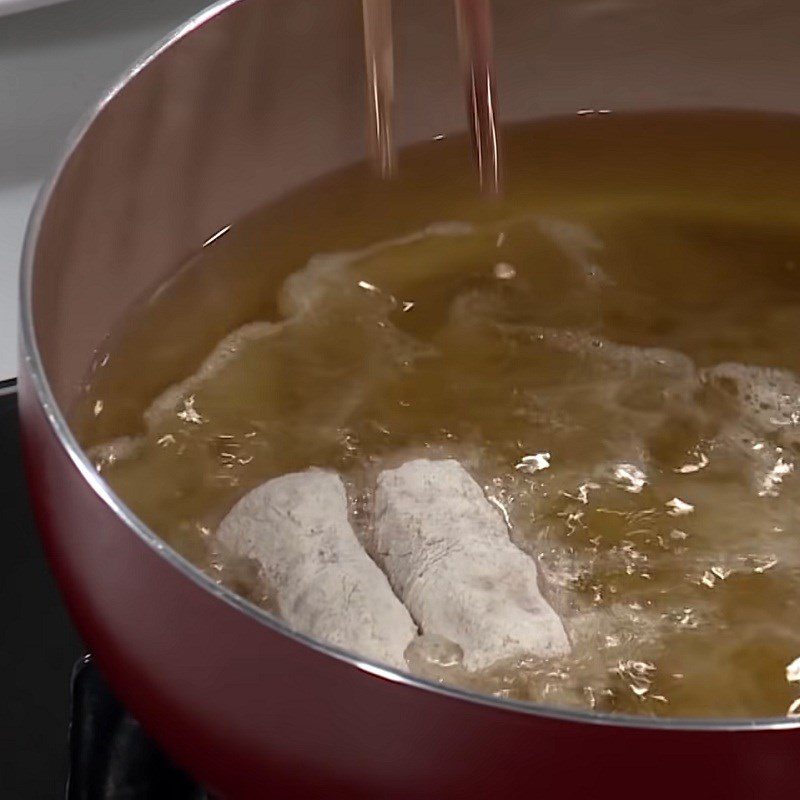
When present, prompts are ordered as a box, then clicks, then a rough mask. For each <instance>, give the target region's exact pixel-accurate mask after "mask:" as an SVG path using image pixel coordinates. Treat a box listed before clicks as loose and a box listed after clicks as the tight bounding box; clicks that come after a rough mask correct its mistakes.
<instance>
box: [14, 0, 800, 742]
mask: <svg viewBox="0 0 800 800" xmlns="http://www.w3.org/2000/svg"><path fill="white" fill-rule="evenodd" d="M239 1H240V0H217V2H216V3H214V4H213V5H211V6H209V7H208V8H206V9H204V10H203V11H201V12H200V13H198V14H196V15H195V16H193V17H191V18H190V19H189V20H187V21H186V22H185V23H184V24H182V25H180V26H179V27H178V28H176V29H175V30H174V31H173V32H172V33H170V34H168V35H167V36H166V37H164V38H163V39H162V40H161V41H160V42H159V43H157V44H156V45H155V46H154V47H153V48H152V49H150V50H149V51H148V52H147V53H145V54H144V55H143V56H142V57H141V58H140V59H139V60H138V61H137V62H136V63H134V64H133V65H132V66H131V67H129V68H128V69H127V70H126V71H125V72H124V73H123V74H122V75H121V76H120V77H119V78H118V79H117V81H116V82H115V83H114V84H113V85H112V86H111V88H110V89H109V90H108V91H107V92H106V94H105V96H103V97H102V98H101V99H100V100H99V101H98V102H97V103H96V104H95V106H94V107H93V108H91V109H89V111H88V112H87V113H86V114H85V115H84V117H83V119H82V120H81V121H80V122H79V123H78V125H77V126H76V127H75V128H74V129H73V131H72V132H71V134H70V136H69V138H68V140H67V144H66V147H65V149H64V151H63V152H62V155H61V157H60V158H59V159H58V161H57V165H56V167H55V168H54V169H53V171H52V173H51V174H50V176H49V177H48V179H47V180H46V181H45V182H44V183H43V185H42V187H41V189H40V190H39V193H38V195H37V198H36V202H35V204H34V207H33V211H32V213H31V216H30V219H29V221H28V225H27V229H26V232H25V241H24V244H23V249H22V264H21V272H20V323H19V324H20V342H21V350H22V359H23V361H24V365H25V367H26V368H27V371H28V374H29V376H30V379H31V383H32V385H33V387H34V390H35V392H36V395H37V397H38V400H39V403H40V404H41V407H42V409H43V410H44V412H45V415H46V417H47V420H48V422H49V424H50V426H51V427H52V429H53V431H54V433H55V434H56V436H57V437H58V440H59V442H60V443H61V445H62V446H63V447H64V449H65V450H66V452H67V454H68V456H69V458H70V460H71V461H72V462H73V463H74V465H75V466H76V467H77V469H78V471H79V472H80V474H81V475H82V476H83V477H84V479H85V480H86V481H87V483H88V484H89V485H90V486H91V488H92V489H93V490H94V492H95V493H96V494H97V495H98V497H99V498H100V499H101V500H102V501H103V502H104V503H105V504H106V505H107V506H108V507H109V508H110V509H111V511H113V512H114V513H115V514H116V515H117V517H119V519H120V520H121V521H122V522H124V523H125V525H126V526H127V527H129V528H130V529H132V531H133V532H134V533H135V534H136V535H137V536H138V537H139V538H140V539H141V540H142V541H143V542H144V543H145V544H146V545H147V546H148V547H150V548H151V549H153V550H154V551H156V553H158V555H159V556H161V557H162V558H164V559H165V560H166V561H167V562H168V563H169V564H170V566H172V567H174V568H175V569H176V570H178V571H179V572H181V573H182V574H183V575H184V576H186V577H187V578H189V579H190V580H192V581H194V583H196V584H197V585H199V586H200V587H202V588H203V589H204V590H206V591H208V592H210V593H211V594H213V595H215V596H216V597H217V598H218V599H219V600H222V601H223V602H225V603H227V604H229V605H231V606H233V607H234V608H236V609H237V610H238V611H240V612H241V613H244V614H247V615H248V616H249V617H251V618H252V619H254V620H256V621H257V622H258V623H259V624H261V625H265V626H267V627H269V628H271V629H273V630H274V631H277V632H279V633H281V634H283V635H285V636H288V637H290V638H291V639H293V640H295V641H297V642H300V643H302V644H304V645H306V646H308V647H310V648H312V649H313V650H316V651H318V652H321V653H324V654H326V655H328V656H331V657H333V658H336V659H338V660H339V661H343V662H345V663H347V664H349V665H351V666H352V667H354V668H356V669H359V670H362V671H363V672H366V673H369V674H371V675H375V676H377V677H380V678H384V679H385V680H388V681H391V682H393V683H397V684H402V685H406V686H410V687H415V688H417V689H421V690H423V691H429V692H435V693H437V694H440V695H444V696H446V697H449V698H452V699H457V700H461V701H465V702H469V703H475V704H479V705H484V706H489V707H491V708H494V709H496V710H500V711H507V712H514V713H520V714H527V715H534V716H539V717H546V718H550V719H554V720H559V721H562V722H574V723H584V724H592V725H606V726H612V727H624V728H637V729H644V730H648V729H651V730H661V731H667V730H673V731H676V732H678V731H706V732H712V731H718V732H722V731H726V732H733V731H753V730H765V731H766V730H788V729H796V728H800V719H793V718H788V717H765V718H730V719H728V718H708V719H706V718H699V717H698V718H690V717H686V718H669V719H666V718H652V717H636V716H629V715H622V714H603V713H599V712H590V711H576V710H570V709H560V708H556V707H550V706H544V705H539V704H536V703H529V702H523V701H517V700H503V699H500V698H496V697H492V696H490V695H481V694H477V693H474V692H469V691H465V690H462V689H458V688H455V687H449V686H443V685H440V684H437V683H433V682H431V681H427V680H424V679H421V678H416V677H414V676H412V675H410V674H408V673H405V672H401V671H399V670H396V669H394V668H391V667H385V666H382V665H380V664H377V663H374V662H371V661H369V660H365V659H363V658H360V657H358V656H357V655H355V654H353V653H350V652H347V651H344V650H341V649H339V648H336V647H332V646H330V645H327V644H324V643H322V642H319V641H317V640H315V639H312V638H310V637H308V636H306V635H304V634H302V633H298V632H296V631H293V630H291V629H289V628H288V627H286V626H285V625H284V624H283V623H282V622H281V621H280V620H278V619H276V618H274V617H271V616H269V615H268V614H266V613H265V612H263V611H261V610H260V609H258V608H257V607H256V606H254V605H252V604H251V603H249V602H248V601H247V600H244V599H243V598H241V597H239V596H238V595H236V594H234V593H233V592H232V591H231V590H229V589H227V588H225V587H222V586H219V585H217V584H215V583H214V582H213V581H212V580H211V579H210V578H209V577H208V576H206V575H205V574H204V573H203V572H201V571H200V570H199V569H198V568H197V567H195V566H194V565H193V564H191V563H190V562H189V561H187V560H186V559H185V558H184V557H183V556H181V555H179V554H178V553H177V552H176V551H175V550H173V549H172V548H171V547H169V546H168V545H167V544H166V543H165V542H164V541H162V540H161V539H160V538H159V537H158V536H157V535H156V534H155V533H154V532H153V531H152V530H151V529H150V528H149V527H148V526H147V525H145V524H144V522H142V521H141V520H140V519H139V518H138V517H137V516H136V515H135V514H134V513H133V511H132V510H131V509H130V508H128V506H127V505H126V504H125V503H124V502H123V501H122V500H121V499H120V498H119V497H118V496H117V495H116V494H115V493H114V492H113V491H112V489H111V487H110V486H109V485H108V484H107V483H106V482H105V481H104V480H103V479H102V477H101V476H100V474H99V473H98V472H97V471H96V470H95V468H94V466H93V465H92V463H91V462H90V460H89V458H88V457H87V456H86V454H85V453H84V452H83V450H82V449H81V447H80V445H79V444H78V442H77V440H76V439H75V437H74V435H73V434H72V431H71V430H70V428H69V426H68V424H67V421H66V418H65V417H64V414H63V413H62V411H61V409H60V408H59V407H58V404H57V403H56V400H55V397H54V395H53V392H52V389H51V387H50V383H49V381H48V379H47V376H46V375H45V371H44V367H43V364H42V359H41V354H40V352H39V348H38V344H37V341H36V334H35V329H34V320H33V307H32V289H33V263H34V255H35V251H36V244H37V241H38V238H39V232H40V229H41V225H42V221H43V218H44V214H45V211H46V209H47V207H48V204H49V201H50V197H51V195H52V194H53V191H54V190H55V187H56V186H57V184H58V181H59V179H60V177H61V174H62V171H63V169H64V167H65V165H66V164H67V162H68V161H69V159H70V158H71V156H72V154H73V153H74V151H75V150H76V149H77V147H78V146H79V145H80V143H81V141H82V140H83V137H84V135H85V134H86V132H87V131H88V129H89V127H90V126H91V124H92V122H93V121H94V119H95V118H96V117H97V116H98V114H99V113H100V112H101V111H102V110H103V109H104V108H105V107H106V105H107V104H108V103H109V102H111V100H113V98H114V97H116V95H117V94H118V93H119V92H120V91H121V90H122V89H123V88H124V87H125V86H126V85H127V84H128V83H129V82H130V81H131V80H132V79H133V78H134V77H135V76H136V75H137V74H138V73H139V72H141V71H142V70H143V69H144V68H145V67H147V65H148V64H149V63H150V62H151V61H153V60H154V59H155V58H156V57H158V55H159V54H160V53H161V52H162V51H164V50H166V49H167V48H169V47H170V46H171V45H172V44H173V43H175V42H176V41H178V40H179V39H181V38H183V37H184V36H186V35H187V34H189V33H191V32H192V31H194V30H196V29H197V28H199V27H201V26H202V25H204V24H206V23H207V22H209V21H210V20H212V19H213V18H214V17H216V16H217V15H218V14H220V13H221V12H223V11H225V10H226V9H227V8H228V7H230V6H233V5H235V4H236V3H238V2H239Z"/></svg>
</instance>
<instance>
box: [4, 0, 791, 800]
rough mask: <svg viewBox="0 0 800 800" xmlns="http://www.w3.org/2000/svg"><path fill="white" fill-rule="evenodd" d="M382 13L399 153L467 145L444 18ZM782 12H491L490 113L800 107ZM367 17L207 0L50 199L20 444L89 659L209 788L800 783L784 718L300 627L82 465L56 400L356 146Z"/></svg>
mask: <svg viewBox="0 0 800 800" xmlns="http://www.w3.org/2000/svg"><path fill="white" fill-rule="evenodd" d="M395 6H396V8H395V40H396V46H397V61H398V66H397V114H396V117H397V138H398V140H399V142H401V143H403V142H411V141H415V140H421V139H425V138H429V137H431V136H433V135H435V134H438V133H440V132H444V133H447V132H450V131H458V130H463V129H464V128H465V127H466V120H465V116H464V110H463V92H462V89H461V86H460V77H461V76H460V72H459V68H458V54H457V47H456V32H455V24H454V14H453V8H452V2H447V0H436V2H425V3H423V2H416V3H412V2H398V3H396V4H395ZM797 22H798V10H797V5H796V2H795V0H774V1H773V0H767V2H765V1H764V0H760V1H757V0H721V1H718V0H713V1H712V2H704V3H697V2H695V0H538V1H537V2H530V1H529V0H519V2H516V1H515V0H497V2H496V3H495V35H496V59H497V66H498V90H499V95H500V110H501V117H502V120H503V121H504V122H507V121H510V120H521V119H530V118H535V117H541V116H547V115H552V114H561V113H575V112H576V111H578V110H585V109H600V108H603V109H611V110H612V111H613V110H621V109H642V108H658V107H673V108H677V107H711V106H716V107H739V108H757V109H768V110H780V111H795V110H797V109H798V107H800V91H798V84H797V74H798V65H799V64H800V51H799V50H798V44H797V35H796V31H797ZM361 25H362V23H361V6H360V3H359V2H357V0H326V2H313V0H239V1H237V2H230V0H225V2H221V3H218V4H217V5H215V6H213V7H211V8H210V9H209V10H207V11H205V12H203V13H202V14H200V15H199V16H198V17H196V18H195V19H193V20H191V21H190V22H189V23H187V24H186V25H185V26H184V27H183V28H182V29H180V30H179V31H177V32H176V33H175V34H174V35H173V36H172V37H170V39H169V40H168V41H167V42H165V43H163V44H162V45H161V46H160V47H158V49H156V50H154V51H153V52H152V53H150V54H149V55H148V56H146V57H145V58H143V59H142V60H141V61H140V62H139V63H138V64H137V65H136V66H135V67H134V68H132V69H131V70H130V71H129V72H128V73H127V74H126V75H125V76H124V77H123V78H122V79H121V80H120V82H119V83H118V84H117V85H116V86H115V87H114V88H113V89H112V90H111V91H110V92H109V94H108V96H107V97H106V98H105V99H104V100H103V101H102V102H101V103H100V104H99V105H98V107H97V108H96V109H95V110H94V111H93V113H92V114H91V116H90V117H89V119H88V120H87V121H86V122H85V124H84V125H83V126H81V127H80V128H79V130H78V131H77V132H76V133H75V134H74V135H73V137H72V139H71V141H70V143H69V147H68V150H67V152H66V154H65V156H64V157H63V159H62V161H61V164H60V166H59V167H58V170H57V171H56V173H55V175H54V177H53V178H52V179H51V180H50V181H49V182H48V183H47V185H46V186H45V188H44V189H43V191H42V193H41V195H40V197H39V201H38V203H37V205H36V209H35V211H34V214H33V217H32V220H31V223H30V228H29V232H28V238H27V244H26V247H25V255H24V262H23V273H22V331H21V362H20V381H19V391H20V403H21V414H22V423H23V431H24V439H25V453H26V458H27V467H28V474H29V478H30V486H31V491H32V495H33V502H34V505H35V509H36V514H37V517H38V520H39V523H40V526H41V531H42V537H43V538H44V541H45V544H46V548H47V554H48V557H49V560H50V563H51V565H52V568H53V570H54V572H55V573H56V575H57V577H58V581H59V583H60V585H61V588H62V590H63V593H64V596H65V597H66V599H67V602H68V604H69V608H70V611H71V613H72V616H73V617H74V619H75V622H76V624H77V625H78V627H79V629H80V631H81V633H82V635H83V636H84V637H85V639H86V642H87V643H88V645H89V646H90V648H91V651H92V652H93V653H94V655H95V656H96V658H97V660H98V662H99V663H100V665H101V667H102V669H103V671H104V672H105V674H106V676H107V677H108V680H109V681H110V682H111V684H112V685H113V687H114V689H115V690H116V692H117V693H118V694H119V696H120V697H121V699H122V700H123V701H124V702H125V703H126V704H127V705H128V707H129V708H130V709H131V711H132V712H133V713H134V714H135V715H136V716H137V717H138V718H139V719H140V720H141V721H142V722H143V724H144V725H145V726H146V728H147V729H148V730H149V731H150V732H151V733H152V734H153V735H154V736H155V737H156V738H157V739H158V740H159V741H160V742H161V743H162V744H163V746H164V747H165V748H166V749H167V751H168V752H169V753H170V754H171V755H172V756H173V757H174V758H175V759H176V760H177V761H178V762H180V763H181V764H182V765H184V766H185V767H186V768H187V769H188V770H189V771H191V772H192V773H193V774H194V775H195V776H197V777H198V779H200V780H201V781H203V782H204V783H205V784H206V785H207V786H209V787H211V788H212V789H213V790H214V791H216V792H218V793H219V794H221V795H222V796H224V797H231V798H233V797H237V798H238V797H262V796H273V797H294V796H301V795H302V796H308V795H309V794H311V795H315V796H329V795H331V794H332V793H333V792H335V791H337V790H340V791H342V792H343V793H345V794H346V795H347V796H350V797H370V798H374V797H476V798H477V797H489V796H498V797H531V796H551V797H578V796H581V797H582V796H587V797H598V796H600V797H604V796H608V797H612V796H614V797H616V796H627V795H629V794H633V793H636V794H642V795H646V796H662V795H666V794H667V793H669V794H670V795H672V796H676V797H677V796H680V795H682V794H686V795H688V796H698V795H699V794H701V793H702V794H710V795H712V796H714V797H760V798H779V797H780V798H782V799H783V798H786V797H791V796H792V795H793V793H794V792H798V793H800V766H798V755H797V752H798V747H800V729H799V728H798V726H799V723H798V722H797V721H791V720H787V719H766V720H750V721H741V722H738V723H729V722H724V723H723V722H721V721H718V722H715V721H713V720H708V721H677V720H676V721H669V722H663V721H658V720H653V719H633V718H619V717H617V718H609V717H601V716H599V715H597V716H593V715H590V714H582V713H573V712H568V711H559V710H556V709H551V708H543V707H539V706H534V705H524V704H517V703H512V702H505V701H501V700H495V699H490V698H485V697H478V696H473V695H470V694H468V693H465V692H462V691H457V690H452V689H447V688H443V687H440V686H434V685H430V684H427V683H425V682H423V681H419V680H416V679H414V678H411V677H409V676H408V675H404V674H399V673H396V672H393V671H391V670H385V669H382V668H379V667H377V666H375V665H373V664H370V663H367V662H364V661H362V660H360V659H359V658H357V657H355V656H352V655H348V654H344V653H341V652H335V651H332V650H331V649H329V648H327V647H325V646H323V645H320V644H318V643H316V642H314V641H310V640H308V639H306V638H304V637H303V636H299V635H296V634H293V633H291V632H289V631H287V630H286V629H285V628H284V627H283V626H282V625H281V624H280V623H279V622H277V621H275V620H273V619H270V618H268V617H267V616H265V615H263V614H261V613H258V612H256V611H255V610H254V609H253V608H252V607H250V606H248V605H247V604H246V603H244V602H243V601H241V600H239V599H238V598H237V597H236V596H234V595H233V594H231V593H230V592H228V591H226V590H224V589H221V588H219V587H218V586H216V585H214V584H213V583H212V582H211V581H209V580H208V579H207V578H206V577H204V576H203V575H202V574H201V573H200V572H199V571H197V570H196V569H195V568H193V567H192V566H191V565H190V564H188V563H187V562H186V561H184V560H183V559H182V558H180V557H179V556H178V555H177V554H176V553H175V552H173V551H172V550H171V549H170V548H169V547H166V546H165V545H164V544H163V543H162V542H161V541H160V540H159V538H158V537H157V536H156V535H155V534H154V533H153V532H152V531H150V530H148V528H147V527H146V526H145V525H143V524H142V522H140V521H139V520H138V519H137V518H136V517H135V516H134V515H133V513H132V512H131V511H130V510H129V509H128V508H126V506H125V505H124V503H123V502H122V501H121V500H120V499H119V498H118V497H116V496H115V495H114V494H113V493H112V492H111V491H110V489H109V488H108V486H107V485H106V484H105V483H104V482H103V480H102V478H101V477H100V476H99V475H98V474H97V473H96V472H95V470H94V469H93V468H92V465H91V464H90V462H89V461H88V460H87V458H86V456H85V455H84V454H83V453H82V452H81V449H80V448H79V446H78V444H77V443H76V440H75V438H74V437H73V434H72V433H71V431H70V427H69V424H68V422H67V420H68V418H69V411H70V408H71V407H72V405H73V403H74V401H75V398H76V397H77V396H78V393H79V391H80V389H81V384H82V381H83V379H84V377H85V375H86V374H87V369H88V367H89V365H90V363H91V361H92V355H93V352H94V351H95V349H96V348H97V347H98V345H99V344H100V343H101V342H102V340H103V338H104V337H105V336H106V335H107V334H108V332H109V331H110V330H111V329H112V328H113V327H114V326H115V325H116V324H117V323H118V321H119V320H120V318H121V317H122V316H123V315H124V314H125V311H126V309H127V308H128V307H129V306H130V305H131V304H132V303H133V302H134V301H135V300H136V299H138V298H140V297H141V296H142V295H143V294H144V293H146V292H147V291H149V290H151V289H152V287H154V286H156V285H158V283H160V282H161V281H163V280H165V279H166V278H167V276H169V275H170V273H171V271H173V270H174V269H175V268H176V267H177V265H179V264H180V263H181V262H182V261H183V260H184V259H185V258H186V257H187V256H188V255H190V254H191V253H193V252H194V251H196V249H197V248H198V247H199V245H200V244H201V243H202V242H204V241H205V240H206V239H208V238H209V236H211V235H212V234H213V233H215V232H216V231H218V230H220V228H222V227H223V226H224V225H226V224H228V223H229V222H231V221H233V220H235V219H236V218H238V217H240V216H242V215H243V214H244V213H246V212H248V211H249V210H251V209H252V208H254V207H255V206H257V205H259V204H262V203H263V202H265V201H268V200H269V199H270V198H272V197H276V196H278V195H281V194H283V193H285V192H286V191H287V190H288V189H290V188H291V187H293V186H296V185H299V184H301V183H303V182H306V181H308V180H310V179H312V178H314V177H315V176H318V175H320V174H322V173H325V172H329V171H331V170H333V169H335V168H337V167H340V166H343V165H345V164H347V163H350V162H352V161H355V160H358V159H360V158H362V157H363V153H364V149H365V148H364V128H365V120H364V58H363V42H362V38H361V36H362V27H361ZM798 147H800V142H799V143H798ZM265 268H268V266H267V267H265Z"/></svg>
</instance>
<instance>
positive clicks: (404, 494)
mask: <svg viewBox="0 0 800 800" xmlns="http://www.w3.org/2000/svg"><path fill="white" fill-rule="evenodd" d="M374 523H375V529H374V541H373V542H372V546H373V547H374V550H375V554H376V557H377V558H379V559H380V561H381V563H382V564H383V566H384V569H385V571H386V573H387V575H388V576H389V580H390V581H391V583H392V586H393V587H394V589H395V591H396V592H397V594H398V595H399V596H400V597H401V598H402V600H403V602H404V603H405V605H406V607H407V608H408V610H409V611H410V612H411V616H412V617H413V618H414V620H415V621H416V622H417V624H418V625H419V626H420V628H421V630H422V632H423V633H425V634H438V635H441V636H444V637H446V638H447V639H450V640H451V641H453V642H455V643H456V644H458V645H459V646H460V647H461V649H462V650H463V652H464V666H465V667H466V668H467V669H469V670H477V669H483V668H485V667H489V666H491V665H492V664H494V663H495V662H497V661H500V660H502V659H506V658H512V657H519V656H540V657H549V656H559V655H563V654H564V653H566V652H568V651H569V641H568V639H567V635H566V633H565V631H564V626H563V625H562V623H561V620H560V619H559V617H558V615H557V614H556V613H555V611H553V609H552V608H551V607H550V605H549V604H548V603H547V601H546V600H545V599H544V597H542V594H541V592H540V591H539V587H538V584H537V572H536V563H535V562H534V561H533V559H531V558H529V557H528V556H527V555H525V553H523V552H522V551H521V550H520V549H519V548H517V547H516V546H515V545H514V544H513V542H512V541H511V540H510V539H509V536H508V530H507V528H506V525H505V523H504V521H503V519H502V518H501V516H500V513H499V512H498V510H497V509H496V508H495V507H494V506H492V504H491V503H490V502H489V501H488V500H487V499H486V497H485V496H484V494H483V492H482V491H481V488H480V486H478V484H477V483H476V482H475V481H474V480H473V479H472V478H471V477H470V475H469V474H468V473H467V471H466V470H465V469H464V468H463V467H462V466H461V465H460V464H459V463H458V462H457V461H454V460H452V459H448V460H443V461H430V460H427V459H419V460H415V461H409V462H407V463H405V464H403V466H401V467H399V468H398V469H390V470H385V471H383V472H382V473H381V474H380V475H379V477H378V485H377V490H376V494H375V519H374Z"/></svg>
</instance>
